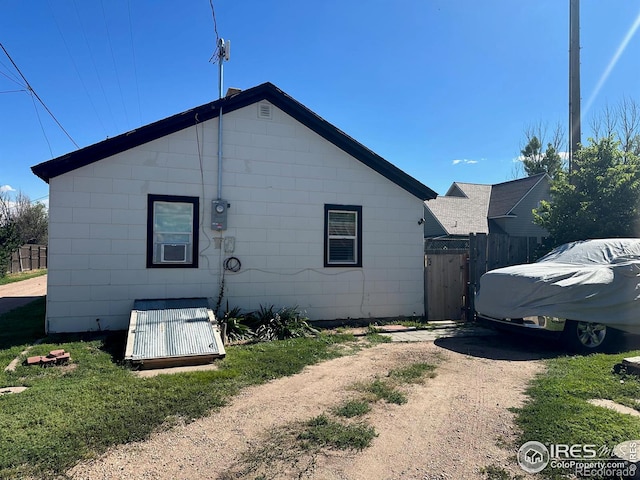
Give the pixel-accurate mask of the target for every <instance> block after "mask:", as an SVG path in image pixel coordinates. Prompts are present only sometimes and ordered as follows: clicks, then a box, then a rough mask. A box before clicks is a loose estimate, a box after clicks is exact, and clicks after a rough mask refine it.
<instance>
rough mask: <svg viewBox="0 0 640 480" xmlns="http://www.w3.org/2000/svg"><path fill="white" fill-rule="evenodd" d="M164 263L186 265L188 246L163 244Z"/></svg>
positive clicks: (161, 258) (161, 246)
mask: <svg viewBox="0 0 640 480" xmlns="http://www.w3.org/2000/svg"><path fill="white" fill-rule="evenodd" d="M160 261H161V262H162V263H186V262H187V245H186V244H184V243H177V244H176V243H162V244H161V245H160Z"/></svg>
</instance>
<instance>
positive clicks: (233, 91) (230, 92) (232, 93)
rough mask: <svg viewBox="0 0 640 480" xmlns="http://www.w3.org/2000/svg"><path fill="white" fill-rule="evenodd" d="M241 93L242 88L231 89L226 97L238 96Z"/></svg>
mask: <svg viewBox="0 0 640 480" xmlns="http://www.w3.org/2000/svg"><path fill="white" fill-rule="evenodd" d="M240 92H242V89H240V88H233V87H229V88H228V89H227V94H226V95H225V97H233V96H234V95H237V94H239V93H240Z"/></svg>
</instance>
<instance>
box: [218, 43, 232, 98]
mask: <svg viewBox="0 0 640 480" xmlns="http://www.w3.org/2000/svg"><path fill="white" fill-rule="evenodd" d="M230 57H231V40H227V41H226V42H225V41H224V38H219V39H218V87H219V91H218V94H219V98H222V73H223V63H224V62H225V60H226V61H227V62H228V61H229V58H230Z"/></svg>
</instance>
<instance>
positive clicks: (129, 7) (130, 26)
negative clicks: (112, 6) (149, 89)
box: [127, 1, 142, 123]
mask: <svg viewBox="0 0 640 480" xmlns="http://www.w3.org/2000/svg"><path fill="white" fill-rule="evenodd" d="M127 10H128V12H129V37H130V39H131V56H132V58H133V79H134V80H135V82H136V94H137V97H138V118H139V121H140V123H142V108H141V107H140V86H139V82H138V67H137V65H136V50H135V48H134V46H133V25H132V23H131V2H130V1H127Z"/></svg>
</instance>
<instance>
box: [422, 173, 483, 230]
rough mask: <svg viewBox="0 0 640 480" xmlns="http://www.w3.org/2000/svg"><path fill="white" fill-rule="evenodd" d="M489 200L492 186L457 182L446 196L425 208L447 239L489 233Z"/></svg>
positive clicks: (439, 197)
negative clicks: (448, 237) (455, 236)
mask: <svg viewBox="0 0 640 480" xmlns="http://www.w3.org/2000/svg"><path fill="white" fill-rule="evenodd" d="M460 193H462V195H463V196H461V195H460ZM490 199H491V185H478V184H474V183H460V182H454V184H453V185H451V187H450V188H449V190H448V191H447V194H446V195H445V196H438V197H436V198H435V199H433V200H429V201H428V202H425V205H426V206H427V208H428V209H429V210H430V211H431V213H432V214H433V216H434V217H435V219H436V220H437V221H438V223H439V224H440V225H441V226H442V228H443V229H444V231H445V232H446V234H447V235H469V233H472V232H473V233H489V226H488V224H487V212H488V211H489V200H490Z"/></svg>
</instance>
